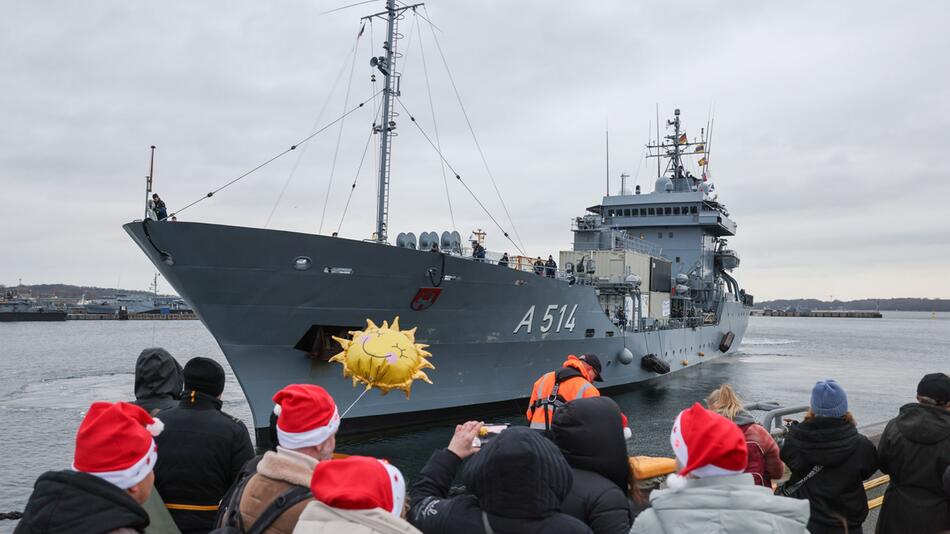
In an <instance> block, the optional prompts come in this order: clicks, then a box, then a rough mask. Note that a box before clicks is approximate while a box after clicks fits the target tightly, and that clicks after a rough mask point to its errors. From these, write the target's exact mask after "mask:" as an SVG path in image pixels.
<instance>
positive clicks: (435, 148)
mask: <svg viewBox="0 0 950 534" xmlns="http://www.w3.org/2000/svg"><path fill="white" fill-rule="evenodd" d="M396 102H398V103H399V105H400V106H402V109H403V111H405V112H406V115H409V120H410V121H412V124H414V125H415V126H416V128H418V129H419V133H421V134H422V137H424V138H425V140H426V141H428V142H429V145H430V146H431V147H432V149H433V150H435V151H436V153H438V154H439V157H440V158H442V161H444V162H445V165H446V166H447V167H448V168H449V170H450V171H452V174H454V175H455V179H456V180H458V182H459V183H460V184H462V187H464V188H465V190H466V191H468V194H469V195H471V196H472V198H473V199H475V202H477V203H478V205H479V207H481V208H482V211H484V212H485V215H488V218H489V219H491V222H493V223H494V224H495V226H497V227H498V229H499V230H501V233H502V235H504V236H505V238H506V239H507V240H508V241H510V242H511V244H512V245H514V246H515V248H516V249H518V252H520V253H521V255H522V256H524V255H526V254H525V251H524V250H522V249H521V247H520V246H518V243H516V242H515V240H514V239H512V238H511V236H510V235H508V232H506V231H505V228H504V227H503V226H502V225H501V224H499V222H498V220H497V219H495V217H494V216H493V215H492V214H491V212H490V211H488V208H486V207H485V204H483V203H482V201H481V200H479V198H478V196H477V195H476V194H475V192H474V191H472V188H470V187H469V186H468V184H466V183H465V181H464V180H462V176H461V175H460V174H459V173H458V171H456V170H455V167H453V166H452V164H451V163H449V161H448V160H447V159H445V155H444V154H442V151H441V150H439V149H438V147H436V146H435V143H433V142H432V139H431V138H430V137H429V136H428V134H426V132H425V130H423V129H422V126H420V125H419V122H418V121H416V117H415V116H414V115H413V114H412V112H410V111H409V109H407V108H406V105H405V104H403V103H402V99H401V98H398V97H397V98H396Z"/></svg>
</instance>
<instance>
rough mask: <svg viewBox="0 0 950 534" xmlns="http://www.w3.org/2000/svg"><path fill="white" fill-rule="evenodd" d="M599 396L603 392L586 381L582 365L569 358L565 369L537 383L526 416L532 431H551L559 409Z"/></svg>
mask: <svg viewBox="0 0 950 534" xmlns="http://www.w3.org/2000/svg"><path fill="white" fill-rule="evenodd" d="M575 360H576V358H575ZM558 378H560V381H559V380H558ZM599 396H600V391H598V390H597V388H596V387H594V385H593V384H591V383H590V382H589V381H588V380H587V378H586V376H585V375H584V372H583V370H582V367H581V366H580V364H579V362H575V361H572V360H571V359H570V358H568V361H566V362H564V367H563V368H561V369H559V370H557V371H551V372H549V373H545V374H544V376H542V377H541V378H539V379H538V380H537V381H536V382H535V383H534V387H533V388H531V399H530V401H529V402H528V410H527V412H526V413H525V415H526V416H527V418H528V421H529V422H530V427H531V428H534V429H537V430H549V429H550V428H551V421H552V420H553V419H554V412H555V410H556V409H557V408H559V407H560V406H563V405H564V404H566V403H568V402H570V401H572V400H577V399H583V398H587V397H599Z"/></svg>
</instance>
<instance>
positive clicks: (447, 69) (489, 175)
mask: <svg viewBox="0 0 950 534" xmlns="http://www.w3.org/2000/svg"><path fill="white" fill-rule="evenodd" d="M422 9H423V10H424V11H426V13H427V14H428V10H426V7H425V6H422ZM429 29H430V30H431V32H432V39H433V40H434V41H435V46H436V48H437V49H438V50H439V55H440V56H441V57H442V64H443V65H445V72H446V74H448V76H449V82H451V84H452V90H453V91H454V92H455V99H456V100H458V103H459V108H461V110H462V116H463V117H465V124H467V125H468V131H469V132H470V133H471V134H472V140H473V141H475V148H476V149H478V155H479V156H481V158H482V164H483V165H484V166H485V171H486V172H487V173H488V178H489V179H490V180H491V185H492V187H493V188H494V189H495V194H496V195H498V200H499V201H500V202H501V207H502V208H503V209H504V210H505V215H507V216H508V224H510V225H511V229H512V231H513V232H514V233H515V237H517V238H518V241H519V242H520V243H521V246H522V247H524V240H522V239H521V235H520V234H518V228H517V227H516V226H515V222H514V221H513V220H512V219H511V212H509V211H508V206H507V205H506V204H505V199H504V198H502V196H501V191H499V190H498V184H497V183H496V182H495V176H494V175H493V174H492V172H491V169H490V168H489V167H488V160H487V159H486V158H485V153H484V151H482V146H481V144H480V143H479V142H478V137H477V136H476V135H475V128H473V127H472V121H471V120H469V118H468V112H467V111H465V105H464V104H462V96H461V95H460V94H459V90H458V87H457V86H456V85H455V78H453V77H452V71H450V70H449V63H448V61H447V60H446V59H445V53H444V52H443V51H442V45H441V44H440V43H439V38H438V36H436V34H435V30H434V29H433V26H432V24H431V23H430V26H429Z"/></svg>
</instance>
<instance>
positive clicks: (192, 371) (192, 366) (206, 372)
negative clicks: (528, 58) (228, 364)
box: [185, 357, 224, 397]
mask: <svg viewBox="0 0 950 534" xmlns="http://www.w3.org/2000/svg"><path fill="white" fill-rule="evenodd" d="M191 390H195V391H200V392H201V393H205V394H208V395H211V396H212V397H218V396H220V395H221V392H223V391H224V368H223V367H221V364H220V363H218V362H216V361H214V360H212V359H211V358H201V357H199V358H192V359H190V360H188V363H186V364H185V391H191Z"/></svg>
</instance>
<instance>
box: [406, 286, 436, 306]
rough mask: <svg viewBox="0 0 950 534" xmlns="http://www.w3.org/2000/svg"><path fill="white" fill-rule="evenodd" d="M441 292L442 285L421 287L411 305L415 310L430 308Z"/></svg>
mask: <svg viewBox="0 0 950 534" xmlns="http://www.w3.org/2000/svg"><path fill="white" fill-rule="evenodd" d="M441 294H442V288H441V287H420V288H419V291H416V296H415V297H413V298H412V302H410V303H409V307H410V308H412V309H413V310H414V311H422V310H425V309H428V308H430V307H431V306H432V305H433V304H435V301H436V300H438V298H439V295H441Z"/></svg>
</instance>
